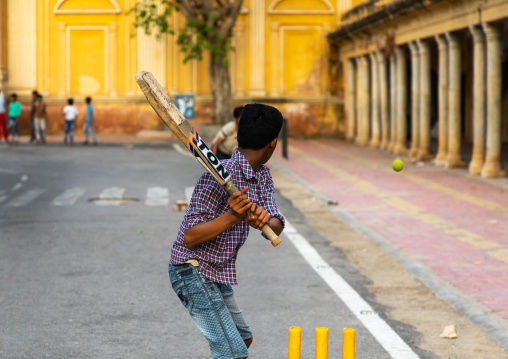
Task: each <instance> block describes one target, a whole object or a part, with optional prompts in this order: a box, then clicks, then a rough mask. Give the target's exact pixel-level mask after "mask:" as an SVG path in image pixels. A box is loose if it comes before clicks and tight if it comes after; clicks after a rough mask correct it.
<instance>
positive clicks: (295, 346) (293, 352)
mask: <svg viewBox="0 0 508 359" xmlns="http://www.w3.org/2000/svg"><path fill="white" fill-rule="evenodd" d="M301 346H302V328H300V327H291V328H289V345H288V348H289V350H288V359H300V353H301Z"/></svg>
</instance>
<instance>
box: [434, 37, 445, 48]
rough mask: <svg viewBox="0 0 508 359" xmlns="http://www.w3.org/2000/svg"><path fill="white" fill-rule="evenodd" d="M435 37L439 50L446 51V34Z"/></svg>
mask: <svg viewBox="0 0 508 359" xmlns="http://www.w3.org/2000/svg"><path fill="white" fill-rule="evenodd" d="M435 39H436V42H437V47H438V49H439V51H446V50H447V49H448V41H447V38H446V35H436V37H435Z"/></svg>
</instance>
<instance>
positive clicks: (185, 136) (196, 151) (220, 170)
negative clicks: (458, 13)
mask: <svg viewBox="0 0 508 359" xmlns="http://www.w3.org/2000/svg"><path fill="white" fill-rule="evenodd" d="M136 82H137V83H138V85H139V87H140V88H141V91H143V93H144V94H145V96H146V99H147V100H148V102H149V103H150V105H152V107H153V109H154V110H155V112H157V114H158V115H159V117H160V118H161V119H162V121H164V123H165V124H166V125H167V126H168V127H169V129H170V130H171V131H172V132H173V133H174V134H175V136H176V137H177V138H178V139H179V140H180V141H181V142H182V143H183V144H184V146H185V147H187V149H188V150H189V151H190V152H191V153H192V154H193V155H194V156H195V158H196V159H197V160H198V162H199V163H201V164H202V165H203V167H204V168H205V169H206V170H207V171H208V172H209V173H210V174H211V175H212V176H213V178H215V180H216V181H217V182H219V184H220V185H221V186H222V187H224V189H225V190H226V191H227V192H228V193H229V194H230V195H231V194H233V193H235V192H239V191H238V189H237V188H236V187H235V185H234V184H233V182H231V176H230V175H229V173H228V172H227V171H226V169H225V168H224V167H223V166H222V164H221V163H220V161H219V160H218V159H217V157H216V156H215V154H214V153H213V152H212V150H210V148H208V146H207V145H206V143H205V142H204V141H203V139H202V138H201V137H199V135H198V134H197V132H196V131H194V128H193V127H192V126H191V124H190V123H189V121H187V120H186V119H185V117H184V116H183V115H182V113H181V112H180V111H179V110H178V108H177V107H176V106H175V104H174V103H173V101H171V99H170V98H169V96H168V95H167V94H166V92H165V91H164V89H163V88H162V86H161V85H159V83H158V82H157V80H156V79H155V77H154V76H153V75H152V74H151V73H150V72H146V71H141V72H139V73H138V74H137V75H136ZM249 214H250V210H249V211H248V212H247V215H249ZM262 231H263V233H264V234H265V235H266V236H267V237H268V239H270V241H271V242H272V245H273V246H274V247H275V246H277V245H278V244H279V243H280V238H279V237H278V236H277V235H276V234H275V233H274V232H273V230H272V229H271V228H270V227H269V226H268V225H266V224H265V225H264V226H263V228H262Z"/></svg>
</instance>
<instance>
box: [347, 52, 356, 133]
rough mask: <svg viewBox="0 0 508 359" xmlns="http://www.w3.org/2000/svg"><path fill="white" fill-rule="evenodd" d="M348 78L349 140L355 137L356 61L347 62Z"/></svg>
mask: <svg viewBox="0 0 508 359" xmlns="http://www.w3.org/2000/svg"><path fill="white" fill-rule="evenodd" d="M346 71H347V73H346V76H347V109H346V115H347V134H346V138H347V139H348V140H353V139H354V137H355V122H356V86H355V85H356V83H355V64H354V60H352V59H348V60H346Z"/></svg>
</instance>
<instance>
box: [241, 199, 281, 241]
mask: <svg viewBox="0 0 508 359" xmlns="http://www.w3.org/2000/svg"><path fill="white" fill-rule="evenodd" d="M250 213H251V214H250V216H248V217H246V218H245V222H247V223H248V224H249V225H250V226H251V227H253V228H256V229H259V230H261V228H263V226H264V225H265V224H268V226H269V227H270V228H271V229H272V230H273V231H274V232H275V234H276V235H280V234H281V233H282V230H283V229H284V225H283V224H282V221H281V220H280V219H279V218H278V217H272V216H271V215H270V213H268V211H267V210H266V209H264V208H263V207H262V206H259V205H257V204H256V203H252V204H251V208H250Z"/></svg>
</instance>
